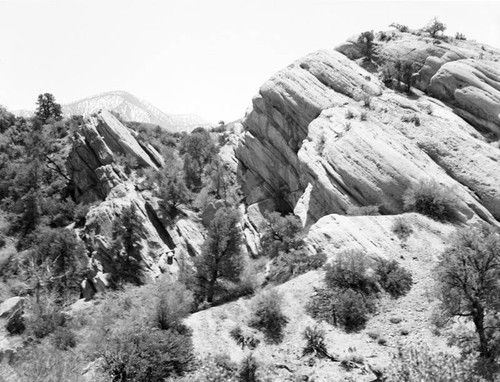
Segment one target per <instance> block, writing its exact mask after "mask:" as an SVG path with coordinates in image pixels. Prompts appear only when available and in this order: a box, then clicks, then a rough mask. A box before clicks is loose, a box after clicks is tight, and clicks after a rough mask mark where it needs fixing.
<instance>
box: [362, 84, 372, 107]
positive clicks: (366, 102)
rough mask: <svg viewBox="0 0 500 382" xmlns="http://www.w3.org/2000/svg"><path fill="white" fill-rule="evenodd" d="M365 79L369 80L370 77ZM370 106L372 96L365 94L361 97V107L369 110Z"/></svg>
mask: <svg viewBox="0 0 500 382" xmlns="http://www.w3.org/2000/svg"><path fill="white" fill-rule="evenodd" d="M367 78H370V77H367ZM371 104H372V96H371V95H369V94H365V95H364V96H363V106H364V107H366V108H368V109H369V108H370V106H371Z"/></svg>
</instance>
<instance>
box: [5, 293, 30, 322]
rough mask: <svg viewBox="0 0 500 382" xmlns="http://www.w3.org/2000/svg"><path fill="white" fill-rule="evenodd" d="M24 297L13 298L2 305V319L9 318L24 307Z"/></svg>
mask: <svg viewBox="0 0 500 382" xmlns="http://www.w3.org/2000/svg"><path fill="white" fill-rule="evenodd" d="M24 300H25V299H24V297H19V296H17V297H11V298H8V299H7V300H5V301H4V302H2V304H0V318H8V317H10V316H11V315H12V314H13V313H15V312H16V311H18V310H22V309H23V306H24Z"/></svg>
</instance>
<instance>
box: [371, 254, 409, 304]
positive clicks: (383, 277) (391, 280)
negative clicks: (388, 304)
mask: <svg viewBox="0 0 500 382" xmlns="http://www.w3.org/2000/svg"><path fill="white" fill-rule="evenodd" d="M375 274H376V275H377V277H378V282H379V283H380V286H381V287H382V288H383V289H384V290H385V291H386V292H388V293H389V294H390V295H391V296H392V297H395V298H397V297H401V296H404V295H405V294H407V293H408V292H409V291H410V289H411V286H412V284H413V279H412V276H411V273H410V272H409V271H408V270H406V269H405V268H403V267H401V266H400V265H399V263H398V262H397V261H396V260H385V259H379V260H378V261H377V263H376V266H375Z"/></svg>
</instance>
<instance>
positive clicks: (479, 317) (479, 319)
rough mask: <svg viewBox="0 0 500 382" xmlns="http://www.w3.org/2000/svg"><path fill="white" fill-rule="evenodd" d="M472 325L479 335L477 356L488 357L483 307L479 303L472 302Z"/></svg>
mask: <svg viewBox="0 0 500 382" xmlns="http://www.w3.org/2000/svg"><path fill="white" fill-rule="evenodd" d="M473 306H474V316H473V320H474V325H475V326H476V332H477V334H478V335H479V356H480V357H481V358H485V359H486V358H489V356H490V351H489V349H488V339H487V338H486V332H485V329H484V308H483V307H482V306H481V305H480V304H479V303H474V305H473Z"/></svg>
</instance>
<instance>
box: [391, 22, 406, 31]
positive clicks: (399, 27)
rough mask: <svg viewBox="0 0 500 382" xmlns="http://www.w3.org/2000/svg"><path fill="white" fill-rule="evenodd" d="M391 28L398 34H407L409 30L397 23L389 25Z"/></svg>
mask: <svg viewBox="0 0 500 382" xmlns="http://www.w3.org/2000/svg"><path fill="white" fill-rule="evenodd" d="M389 26H390V27H391V28H396V29H397V30H398V31H400V32H403V33H405V32H408V31H409V29H408V27H407V26H406V25H403V24H399V23H392V24H391V25H389Z"/></svg>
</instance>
